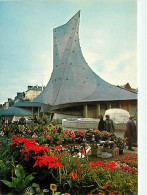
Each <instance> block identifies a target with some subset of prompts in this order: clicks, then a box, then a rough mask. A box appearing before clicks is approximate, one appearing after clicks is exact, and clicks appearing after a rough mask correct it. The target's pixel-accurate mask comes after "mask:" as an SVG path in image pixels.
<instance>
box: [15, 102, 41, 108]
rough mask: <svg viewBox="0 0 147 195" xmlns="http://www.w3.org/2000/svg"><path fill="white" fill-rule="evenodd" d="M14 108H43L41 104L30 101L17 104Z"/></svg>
mask: <svg viewBox="0 0 147 195" xmlns="http://www.w3.org/2000/svg"><path fill="white" fill-rule="evenodd" d="M13 106H14V107H22V108H23V107H41V103H39V102H30V101H19V102H16V103H15V104H14V105H13Z"/></svg>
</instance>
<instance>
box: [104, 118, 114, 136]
mask: <svg viewBox="0 0 147 195" xmlns="http://www.w3.org/2000/svg"><path fill="white" fill-rule="evenodd" d="M105 130H106V131H108V132H110V133H114V130H115V129H114V124H113V120H112V119H110V116H109V115H108V114H107V115H106V120H105Z"/></svg>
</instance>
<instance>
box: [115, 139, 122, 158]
mask: <svg viewBox="0 0 147 195" xmlns="http://www.w3.org/2000/svg"><path fill="white" fill-rule="evenodd" d="M114 142H115V144H116V146H117V147H118V148H119V154H120V155H121V154H123V149H124V147H125V144H124V140H123V139H122V138H120V137H118V138H117V139H116V140H115V141H114Z"/></svg>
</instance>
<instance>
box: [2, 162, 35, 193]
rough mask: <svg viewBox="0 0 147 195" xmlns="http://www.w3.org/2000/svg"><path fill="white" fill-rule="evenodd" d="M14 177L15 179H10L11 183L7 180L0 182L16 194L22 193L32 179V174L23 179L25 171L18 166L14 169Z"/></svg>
mask: <svg viewBox="0 0 147 195" xmlns="http://www.w3.org/2000/svg"><path fill="white" fill-rule="evenodd" d="M15 175H16V177H12V182H10V181H7V180H1V181H2V182H3V183H4V184H5V185H7V186H8V187H9V188H14V189H15V191H16V192H22V191H23V190H24V189H25V188H26V187H27V186H28V185H29V184H30V182H31V181H32V180H33V179H34V176H33V175H32V174H30V175H28V176H27V177H25V171H24V169H23V167H22V165H20V164H18V165H17V166H16V167H15ZM33 186H35V187H36V186H38V185H37V184H33Z"/></svg>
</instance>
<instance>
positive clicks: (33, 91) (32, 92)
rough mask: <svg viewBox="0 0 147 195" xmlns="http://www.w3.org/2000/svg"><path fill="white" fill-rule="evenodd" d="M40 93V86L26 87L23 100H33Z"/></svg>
mask: <svg viewBox="0 0 147 195" xmlns="http://www.w3.org/2000/svg"><path fill="white" fill-rule="evenodd" d="M41 92H42V87H41V86H38V85H36V86H28V90H27V91H26V92H25V100H33V99H34V98H36V97H37V96H38V95H40V93H41Z"/></svg>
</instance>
